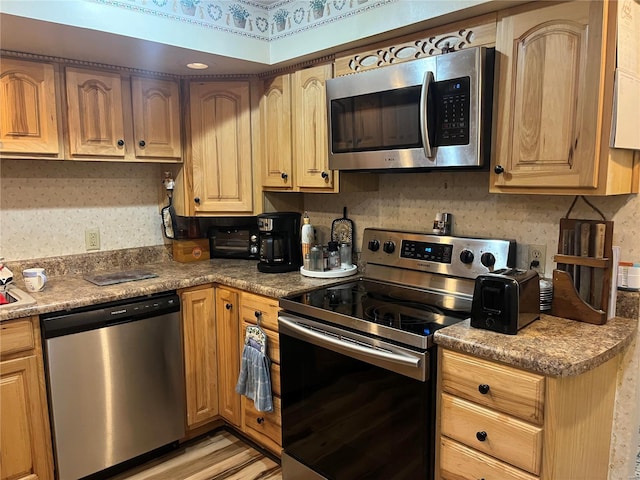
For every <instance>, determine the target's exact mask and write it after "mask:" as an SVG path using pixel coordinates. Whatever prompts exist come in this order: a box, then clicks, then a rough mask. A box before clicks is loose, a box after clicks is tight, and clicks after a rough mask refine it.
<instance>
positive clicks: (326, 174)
mask: <svg viewBox="0 0 640 480" xmlns="http://www.w3.org/2000/svg"><path fill="white" fill-rule="evenodd" d="M320 176H321V177H322V178H324V179H325V180H326V179H327V178H329V174H328V173H327V172H322V173H321V174H320Z"/></svg>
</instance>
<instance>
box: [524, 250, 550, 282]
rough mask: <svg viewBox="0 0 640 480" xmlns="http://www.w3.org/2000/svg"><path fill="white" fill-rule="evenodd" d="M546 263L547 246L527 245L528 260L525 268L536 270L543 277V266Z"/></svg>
mask: <svg viewBox="0 0 640 480" xmlns="http://www.w3.org/2000/svg"><path fill="white" fill-rule="evenodd" d="M546 261H547V246H546V245H529V259H528V262H527V268H531V269H533V270H536V271H537V272H538V274H540V275H544V265H545V263H546ZM534 262H538V265H537V266H536V265H532V263H534Z"/></svg>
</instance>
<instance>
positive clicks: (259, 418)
mask: <svg viewBox="0 0 640 480" xmlns="http://www.w3.org/2000/svg"><path fill="white" fill-rule="evenodd" d="M256 422H258V423H259V424H260V425H262V424H263V423H264V417H258V418H257V419H256Z"/></svg>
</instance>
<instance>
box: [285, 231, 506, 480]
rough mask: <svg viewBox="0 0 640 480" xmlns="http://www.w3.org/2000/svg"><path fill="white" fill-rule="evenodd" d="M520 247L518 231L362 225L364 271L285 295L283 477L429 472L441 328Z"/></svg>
mask: <svg viewBox="0 0 640 480" xmlns="http://www.w3.org/2000/svg"><path fill="white" fill-rule="evenodd" d="M515 256H516V244H515V242H514V241H511V240H498V239H479V238H463V237H443V236H435V235H428V234H421V233H413V232H401V231H388V230H379V229H366V230H365V232H364V238H363V248H362V260H363V262H364V264H365V271H364V272H365V273H364V275H363V276H362V277H361V278H359V279H357V280H355V281H348V282H345V283H341V284H338V285H334V286H331V287H326V288H319V289H317V290H313V291H310V292H307V293H304V294H301V295H294V296H290V297H285V298H282V299H281V300H280V307H281V308H282V309H283V312H282V313H281V314H280V316H279V318H278V320H279V329H280V361H281V365H280V367H281V382H282V387H281V388H282V431H283V448H284V452H283V455H282V471H283V478H284V479H285V480H296V479H303V478H304V479H315V478H317V479H323V478H326V479H354V478H371V479H378V478H379V479H388V478H393V479H415V478H432V477H433V474H434V473H433V470H434V467H433V462H434V459H433V456H434V451H435V449H434V441H435V438H434V437H435V386H436V382H435V375H436V358H437V357H436V348H435V345H434V343H433V333H434V332H435V331H436V330H438V329H440V328H443V327H446V326H449V325H453V324H455V323H457V322H459V321H461V320H463V319H465V318H468V317H469V312H470V311H471V301H472V296H473V289H474V282H475V278H476V277H477V276H478V275H479V274H482V273H487V272H491V271H494V270H498V269H501V268H506V267H513V266H514V264H515Z"/></svg>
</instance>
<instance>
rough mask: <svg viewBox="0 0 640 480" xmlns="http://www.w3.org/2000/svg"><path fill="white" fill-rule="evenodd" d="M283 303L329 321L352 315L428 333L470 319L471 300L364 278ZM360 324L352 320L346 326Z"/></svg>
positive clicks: (418, 332) (382, 325)
mask: <svg viewBox="0 0 640 480" xmlns="http://www.w3.org/2000/svg"><path fill="white" fill-rule="evenodd" d="M280 305H281V306H282V307H284V308H285V309H290V310H294V311H296V312H298V313H302V314H306V315H308V316H312V317H317V318H320V319H323V320H326V321H329V322H331V321H332V320H334V319H335V320H338V319H341V320H342V321H340V322H338V323H341V324H343V325H346V324H348V323H349V322H348V321H346V322H345V319H348V318H351V319H354V320H359V321H364V322H368V323H370V324H374V325H379V326H381V327H385V328H387V329H394V330H401V331H404V332H407V333H411V334H414V335H421V336H428V335H431V334H432V333H433V332H434V331H436V330H438V329H439V328H443V327H446V326H449V325H453V324H454V323H457V322H459V321H460V320H462V319H465V318H468V317H469V311H470V309H471V300H470V299H467V298H464V297H461V296H455V295H451V294H445V293H440V292H433V291H425V290H420V289H414V288H410V287H404V286H396V285H393V284H387V283H383V282H376V281H372V280H364V279H361V280H357V281H354V282H349V283H344V284H339V285H334V286H331V287H326V288H321V289H318V290H314V291H311V292H307V293H303V294H300V295H296V296H291V297H287V298H286V299H284V301H281V304H280ZM356 324H357V322H355V323H354V322H351V324H350V325H346V326H350V327H353V326H354V325H356ZM369 330H371V329H369Z"/></svg>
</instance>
